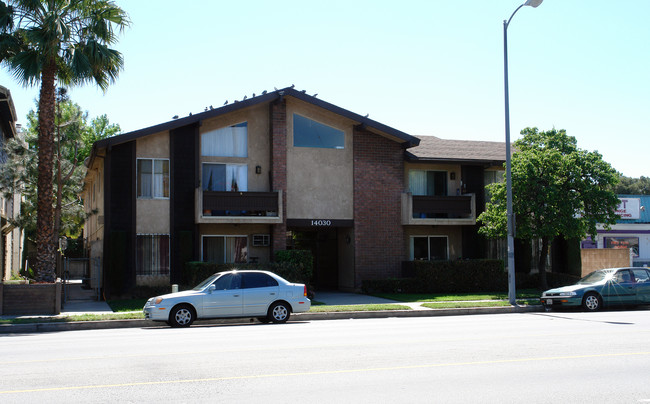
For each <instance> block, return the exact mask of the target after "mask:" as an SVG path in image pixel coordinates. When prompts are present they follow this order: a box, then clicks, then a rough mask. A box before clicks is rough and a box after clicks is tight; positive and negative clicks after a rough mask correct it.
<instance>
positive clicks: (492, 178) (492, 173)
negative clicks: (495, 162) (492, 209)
mask: <svg viewBox="0 0 650 404" xmlns="http://www.w3.org/2000/svg"><path fill="white" fill-rule="evenodd" d="M505 175H506V172H505V171H496V170H489V171H487V170H486V171H484V172H483V184H484V185H489V184H494V183H496V182H503V181H505ZM483 192H484V194H483V196H484V197H485V202H490V200H491V199H492V196H491V195H490V192H489V191H488V190H487V188H484V189H483Z"/></svg>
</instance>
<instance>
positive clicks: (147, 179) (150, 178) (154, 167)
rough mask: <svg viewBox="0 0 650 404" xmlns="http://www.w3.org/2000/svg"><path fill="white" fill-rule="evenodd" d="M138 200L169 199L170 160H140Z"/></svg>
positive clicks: (138, 167)
mask: <svg viewBox="0 0 650 404" xmlns="http://www.w3.org/2000/svg"><path fill="white" fill-rule="evenodd" d="M137 171H138V198H169V160H162V159H138V162H137Z"/></svg>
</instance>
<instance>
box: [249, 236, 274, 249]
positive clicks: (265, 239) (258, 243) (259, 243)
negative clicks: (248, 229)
mask: <svg viewBox="0 0 650 404" xmlns="http://www.w3.org/2000/svg"><path fill="white" fill-rule="evenodd" d="M270 244H271V235H270V234H253V247H268V246H269V245H270Z"/></svg>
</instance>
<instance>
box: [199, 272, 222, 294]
mask: <svg viewBox="0 0 650 404" xmlns="http://www.w3.org/2000/svg"><path fill="white" fill-rule="evenodd" d="M220 276H221V274H214V275H212V276H210V277H209V278H207V279H206V280H204V281H203V282H201V283H199V284H198V285H196V286H195V287H194V289H192V290H203V288H205V287H206V286H208V285H209V284H211V283H212V282H214V280H215V279H217V278H218V277H220Z"/></svg>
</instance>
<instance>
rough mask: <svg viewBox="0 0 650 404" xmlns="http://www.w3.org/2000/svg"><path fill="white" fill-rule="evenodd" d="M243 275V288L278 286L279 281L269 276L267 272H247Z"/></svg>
mask: <svg viewBox="0 0 650 404" xmlns="http://www.w3.org/2000/svg"><path fill="white" fill-rule="evenodd" d="M242 277H243V282H242V283H243V286H242V288H243V289H252V288H268V287H272V286H278V281H276V280H275V279H273V278H272V277H270V276H268V275H267V274H262V273H257V272H246V273H243V274H242Z"/></svg>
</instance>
